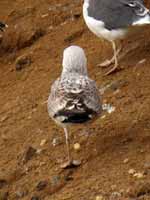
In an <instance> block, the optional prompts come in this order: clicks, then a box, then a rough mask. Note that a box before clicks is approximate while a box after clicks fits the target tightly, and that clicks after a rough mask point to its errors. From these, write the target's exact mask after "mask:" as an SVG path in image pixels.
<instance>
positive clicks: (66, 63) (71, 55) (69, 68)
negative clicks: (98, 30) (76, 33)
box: [62, 46, 87, 75]
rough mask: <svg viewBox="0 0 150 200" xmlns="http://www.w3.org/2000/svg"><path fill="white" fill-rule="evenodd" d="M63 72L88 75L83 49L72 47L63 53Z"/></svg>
mask: <svg viewBox="0 0 150 200" xmlns="http://www.w3.org/2000/svg"><path fill="white" fill-rule="evenodd" d="M62 65H63V71H62V74H63V75H65V74H66V73H77V74H80V75H87V59H86V56H85V53H84V51H83V49H82V48H81V47H79V46H70V47H68V48H66V49H65V50H64V53H63V63H62Z"/></svg>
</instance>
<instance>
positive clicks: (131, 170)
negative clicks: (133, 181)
mask: <svg viewBox="0 0 150 200" xmlns="http://www.w3.org/2000/svg"><path fill="white" fill-rule="evenodd" d="M128 173H129V174H131V175H133V174H135V173H136V171H135V169H129V171H128Z"/></svg>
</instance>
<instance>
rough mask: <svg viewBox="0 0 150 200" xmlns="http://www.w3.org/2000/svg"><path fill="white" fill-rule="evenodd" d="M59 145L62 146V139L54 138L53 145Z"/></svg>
mask: <svg viewBox="0 0 150 200" xmlns="http://www.w3.org/2000/svg"><path fill="white" fill-rule="evenodd" d="M59 144H61V139H60V138H59V137H57V138H54V139H53V141H52V145H53V146H54V147H55V146H57V145H59Z"/></svg>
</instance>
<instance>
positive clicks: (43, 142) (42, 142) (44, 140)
mask: <svg viewBox="0 0 150 200" xmlns="http://www.w3.org/2000/svg"><path fill="white" fill-rule="evenodd" d="M46 142H47V140H46V139H43V140H41V142H40V146H41V147H42V146H44V145H45V144H46Z"/></svg>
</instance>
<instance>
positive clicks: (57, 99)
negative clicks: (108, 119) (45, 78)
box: [48, 74, 101, 123]
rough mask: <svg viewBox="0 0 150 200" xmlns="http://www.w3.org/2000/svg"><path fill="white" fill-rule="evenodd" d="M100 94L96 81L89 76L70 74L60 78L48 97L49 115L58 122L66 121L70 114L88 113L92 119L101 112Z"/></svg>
mask: <svg viewBox="0 0 150 200" xmlns="http://www.w3.org/2000/svg"><path fill="white" fill-rule="evenodd" d="M98 94H99V92H98V89H97V87H96V84H95V82H94V81H93V80H91V79H90V78H88V77H87V76H82V75H81V76H79V75H78V74H69V76H66V77H63V78H58V79H57V80H56V81H55V82H54V84H53V85H52V88H51V93H50V96H49V99H48V111H49V115H50V116H51V117H52V118H55V120H56V121H57V122H58V123H59V122H64V121H65V120H66V119H67V118H68V117H69V116H70V114H71V116H72V115H74V114H79V113H80V114H81V113H87V114H89V115H90V118H91V119H92V118H94V117H95V116H96V115H98V114H99V113H100V112H101V104H100V97H99V95H98ZM60 116H61V117H60ZM77 121H78V120H77ZM66 122H67V120H66ZM79 123H80V120H79Z"/></svg>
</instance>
